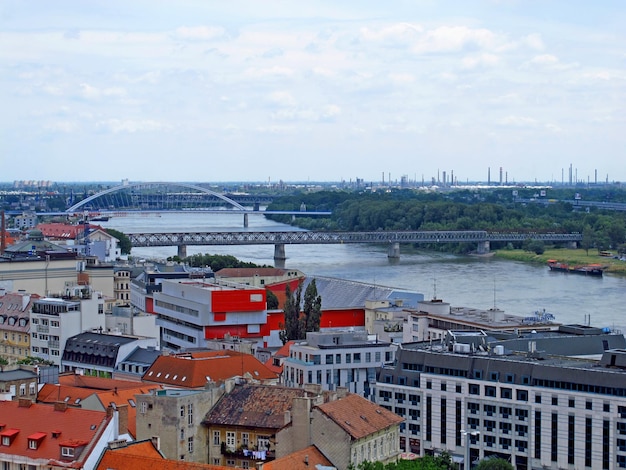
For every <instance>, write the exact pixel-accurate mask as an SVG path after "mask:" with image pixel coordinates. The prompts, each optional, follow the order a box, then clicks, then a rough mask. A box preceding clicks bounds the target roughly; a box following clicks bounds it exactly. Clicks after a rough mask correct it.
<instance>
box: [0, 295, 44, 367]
mask: <svg viewBox="0 0 626 470" xmlns="http://www.w3.org/2000/svg"><path fill="white" fill-rule="evenodd" d="M37 298H39V296H38V295H31V294H27V293H25V292H17V293H13V292H7V291H6V290H5V289H3V288H0V357H2V358H4V359H6V360H7V361H8V362H9V364H13V363H15V362H17V361H19V360H20V359H24V358H26V357H27V356H29V355H30V310H31V308H32V305H33V302H34V301H35V299H37Z"/></svg>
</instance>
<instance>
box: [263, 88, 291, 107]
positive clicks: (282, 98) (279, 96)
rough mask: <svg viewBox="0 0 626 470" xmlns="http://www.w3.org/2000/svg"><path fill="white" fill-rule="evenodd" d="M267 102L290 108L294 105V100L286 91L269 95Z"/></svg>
mask: <svg viewBox="0 0 626 470" xmlns="http://www.w3.org/2000/svg"><path fill="white" fill-rule="evenodd" d="M269 101H270V102H271V103H273V104H276V105H278V106H286V107H291V106H295V105H296V100H295V98H294V97H293V96H292V94H291V93H289V92H288V91H275V92H273V93H272V94H270V97H269Z"/></svg>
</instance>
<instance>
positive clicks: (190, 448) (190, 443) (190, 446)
mask: <svg viewBox="0 0 626 470" xmlns="http://www.w3.org/2000/svg"><path fill="white" fill-rule="evenodd" d="M187 452H189V453H190V454H193V436H191V437H188V438H187Z"/></svg>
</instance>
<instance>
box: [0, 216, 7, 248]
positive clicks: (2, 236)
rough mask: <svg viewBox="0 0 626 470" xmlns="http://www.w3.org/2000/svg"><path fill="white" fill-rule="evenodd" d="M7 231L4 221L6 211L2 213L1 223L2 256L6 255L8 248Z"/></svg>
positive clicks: (0, 242) (0, 245)
mask: <svg viewBox="0 0 626 470" xmlns="http://www.w3.org/2000/svg"><path fill="white" fill-rule="evenodd" d="M6 236H7V231H6V225H5V220H4V210H3V211H2V222H0V254H2V253H4V250H5V249H6V247H7V240H6Z"/></svg>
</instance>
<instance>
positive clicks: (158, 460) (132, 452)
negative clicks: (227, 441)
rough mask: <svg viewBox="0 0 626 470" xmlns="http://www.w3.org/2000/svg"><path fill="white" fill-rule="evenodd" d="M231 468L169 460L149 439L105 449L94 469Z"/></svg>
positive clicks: (177, 469)
mask: <svg viewBox="0 0 626 470" xmlns="http://www.w3.org/2000/svg"><path fill="white" fill-rule="evenodd" d="M156 468H158V469H159V470H187V469H207V470H226V469H228V470H232V467H222V466H221V465H209V464H203V463H196V462H188V461H186V460H169V459H166V458H164V457H163V455H162V454H161V453H160V452H159V451H158V450H157V449H156V448H155V447H154V445H152V442H150V441H139V442H136V443H128V444H127V445H126V446H125V447H120V448H118V449H106V450H105V451H104V452H103V454H102V457H101V458H100V461H99V462H98V464H97V466H96V467H95V470H109V469H111V470H154V469H156Z"/></svg>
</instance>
